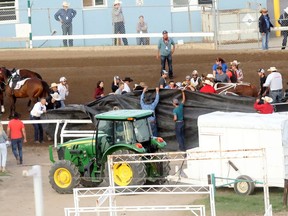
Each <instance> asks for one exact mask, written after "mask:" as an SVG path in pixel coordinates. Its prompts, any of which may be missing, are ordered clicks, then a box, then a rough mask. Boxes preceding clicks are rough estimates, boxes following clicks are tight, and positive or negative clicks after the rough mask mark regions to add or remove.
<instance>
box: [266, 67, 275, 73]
mask: <svg viewBox="0 0 288 216" xmlns="http://www.w3.org/2000/svg"><path fill="white" fill-rule="evenodd" d="M267 71H271V72H273V71H277V68H276V67H270V68H269V69H268V70H267Z"/></svg>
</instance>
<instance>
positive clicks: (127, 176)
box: [113, 163, 133, 186]
mask: <svg viewBox="0 0 288 216" xmlns="http://www.w3.org/2000/svg"><path fill="white" fill-rule="evenodd" d="M113 172H114V182H115V184H117V185H119V186H127V185H129V184H130V182H131V181H132V179H133V170H132V168H131V166H130V165H129V164H127V163H123V164H115V165H114V166H113Z"/></svg>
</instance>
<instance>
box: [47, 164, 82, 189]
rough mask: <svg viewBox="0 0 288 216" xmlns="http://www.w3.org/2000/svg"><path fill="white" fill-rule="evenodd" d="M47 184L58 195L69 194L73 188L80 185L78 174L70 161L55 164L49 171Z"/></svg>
mask: <svg viewBox="0 0 288 216" xmlns="http://www.w3.org/2000/svg"><path fill="white" fill-rule="evenodd" d="M49 182H50V184H51V186H52V188H53V189H54V190H55V191H57V192H58V193H60V194H71V193H73V188H76V187H78V185H79V184H80V173H79V171H78V168H77V167H76V166H75V164H73V163H72V162H71V161H67V160H60V161H57V162H55V163H54V164H53V165H52V167H51V169H50V171H49Z"/></svg>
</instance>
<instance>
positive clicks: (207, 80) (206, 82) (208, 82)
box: [204, 79, 213, 86]
mask: <svg viewBox="0 0 288 216" xmlns="http://www.w3.org/2000/svg"><path fill="white" fill-rule="evenodd" d="M204 83H205V84H207V85H211V86H213V83H212V82H211V81H210V80H209V79H206V80H204Z"/></svg>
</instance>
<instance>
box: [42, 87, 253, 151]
mask: <svg viewBox="0 0 288 216" xmlns="http://www.w3.org/2000/svg"><path fill="white" fill-rule="evenodd" d="M159 94H160V101H159V103H158V106H157V108H156V118H157V124H158V132H159V136H161V137H163V138H164V139H165V141H167V142H168V149H171V150H175V149H177V144H176V142H175V140H176V139H175V130H174V128H175V123H174V121H173V112H172V111H173V109H174V107H173V105H172V99H173V98H178V99H179V100H180V101H181V97H182V95H181V91H180V90H174V89H167V90H166V89H165V90H160V93H159ZM140 95H141V91H137V92H132V93H127V94H124V95H108V96H106V97H103V98H101V99H98V100H96V101H93V102H90V103H88V104H86V105H73V106H67V107H66V108H64V109H57V110H51V111H48V112H47V114H46V115H45V117H44V118H46V119H87V118H90V119H91V120H92V121H94V116H95V115H96V114H98V113H102V112H106V111H110V110H112V109H115V108H118V109H141V107H140ZM185 95H186V102H185V105H184V121H185V141H186V146H187V147H189V148H192V147H196V146H197V145H198V127H197V118H198V116H199V115H202V114H206V113H210V112H214V111H224V112H248V113H249V112H250V113H251V112H255V110H254V108H253V104H254V101H255V98H252V97H240V96H233V95H216V94H204V93H199V92H191V91H185ZM145 98H146V99H147V98H148V99H149V100H151V99H153V98H155V90H149V91H148V92H146V93H145Z"/></svg>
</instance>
